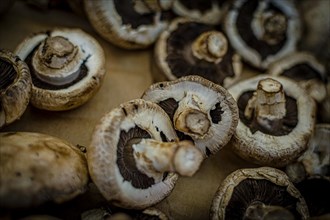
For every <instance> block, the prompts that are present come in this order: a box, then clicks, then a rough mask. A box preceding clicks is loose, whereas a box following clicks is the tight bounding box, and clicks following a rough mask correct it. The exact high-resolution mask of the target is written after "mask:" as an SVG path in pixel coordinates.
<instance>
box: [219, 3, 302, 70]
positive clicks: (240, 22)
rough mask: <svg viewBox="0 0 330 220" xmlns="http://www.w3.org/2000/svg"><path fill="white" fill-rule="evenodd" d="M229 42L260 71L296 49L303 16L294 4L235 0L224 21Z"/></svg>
mask: <svg viewBox="0 0 330 220" xmlns="http://www.w3.org/2000/svg"><path fill="white" fill-rule="evenodd" d="M224 28H225V32H226V33H227V36H228V39H229V41H230V43H231V44H232V46H233V47H234V48H235V49H236V51H237V53H239V54H240V55H241V56H242V59H243V60H245V61H246V62H248V63H249V64H251V65H252V66H254V67H256V68H259V69H267V68H268V65H269V64H270V63H272V62H274V61H276V60H278V59H280V58H281V57H283V56H285V55H287V54H289V53H291V52H293V51H295V50H296V45H297V42H298V40H299V39H300V35H301V33H300V29H301V27H300V17H299V14H298V11H297V9H296V7H295V5H294V3H293V2H292V1H277V0H261V1H248V0H235V1H233V2H232V5H231V6H230V7H229V9H228V13H227V14H226V16H225V18H224Z"/></svg>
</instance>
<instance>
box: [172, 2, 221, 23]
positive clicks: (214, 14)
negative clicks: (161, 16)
mask: <svg viewBox="0 0 330 220" xmlns="http://www.w3.org/2000/svg"><path fill="white" fill-rule="evenodd" d="M225 2H226V1H223V0H190V1H189V0H188V1H187V0H175V1H174V2H173V7H172V8H173V11H174V12H175V13H176V14H178V15H180V16H182V17H187V18H190V19H193V20H196V21H199V22H202V23H206V24H219V23H220V22H221V18H222V16H223V14H224V11H225V8H224V5H225Z"/></svg>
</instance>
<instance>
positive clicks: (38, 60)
mask: <svg viewBox="0 0 330 220" xmlns="http://www.w3.org/2000/svg"><path fill="white" fill-rule="evenodd" d="M15 53H16V54H17V55H18V56H19V57H20V58H21V59H22V60H24V61H25V62H26V63H27V64H28V66H29V68H30V73H31V77H32V84H33V85H32V95H31V100H30V101H31V104H32V105H33V106H35V107H37V108H40V109H45V110H51V111H63V110H68V109H73V108H76V107H78V106H80V105H82V104H84V103H85V102H87V101H88V100H89V99H90V98H92V97H93V96H94V95H95V93H96V92H97V91H98V89H99V87H100V86H101V83H102V80H103V78H104V75H105V56H104V52H103V49H102V47H101V46H100V45H99V43H98V42H97V41H96V40H95V39H94V38H93V37H92V36H90V35H89V34H87V33H85V32H84V31H82V30H80V29H69V28H59V29H53V30H51V31H47V32H41V33H36V34H33V35H31V36H28V37H27V38H25V40H24V41H22V42H21V43H20V44H19V45H18V46H17V48H16V50H15Z"/></svg>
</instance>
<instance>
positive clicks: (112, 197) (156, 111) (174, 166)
mask: <svg viewBox="0 0 330 220" xmlns="http://www.w3.org/2000/svg"><path fill="white" fill-rule="evenodd" d="M87 160H88V166H89V171H90V175H91V178H92V180H93V182H94V183H95V185H96V186H97V187H98V189H99V190H100V192H101V193H102V194H103V196H104V197H105V198H106V199H107V200H108V201H109V202H110V203H112V204H114V205H116V206H119V207H123V208H129V209H144V208H146V207H149V206H151V205H154V204H155V203H157V202H159V201H161V200H162V199H164V198H165V197H166V196H167V195H169V193H170V192H171V191H172V189H173V187H174V185H175V182H176V180H177V174H176V173H179V174H180V175H185V176H191V175H193V174H194V173H195V172H196V171H197V170H198V168H199V165H200V164H201V162H202V160H203V156H202V153H201V152H200V151H199V150H198V149H197V148H196V147H195V146H194V145H193V143H192V142H190V141H178V140H177V135H176V133H175V130H174V129H173V127H172V123H171V120H170V119H169V117H168V115H167V114H166V113H165V112H164V111H163V110H162V109H161V108H160V107H159V106H158V105H157V104H155V103H152V102H149V101H145V100H142V99H135V100H132V101H129V102H126V103H123V104H121V105H120V106H119V107H117V108H114V109H113V110H111V111H110V112H109V113H108V114H106V115H105V116H104V117H103V118H102V119H101V121H100V123H99V124H98V125H97V126H96V128H95V131H94V133H93V137H92V141H91V144H90V146H89V147H88V148H87Z"/></svg>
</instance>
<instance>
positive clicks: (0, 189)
mask: <svg viewBox="0 0 330 220" xmlns="http://www.w3.org/2000/svg"><path fill="white" fill-rule="evenodd" d="M0 139H1V141H0V155H1V160H0V207H2V208H9V209H16V208H27V207H33V206H37V205H40V204H42V203H45V202H49V201H53V202H55V203H62V202H65V201H68V200H70V199H72V198H74V197H76V196H77V195H79V194H81V193H84V192H85V190H86V188H87V183H88V169H87V162H86V158H85V155H84V154H83V153H82V152H81V151H80V149H78V148H77V147H75V146H73V145H71V144H70V143H68V142H66V141H64V140H61V139H59V138H56V137H53V136H49V135H45V134H40V133H30V132H17V133H14V132H3V133H0Z"/></svg>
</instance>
